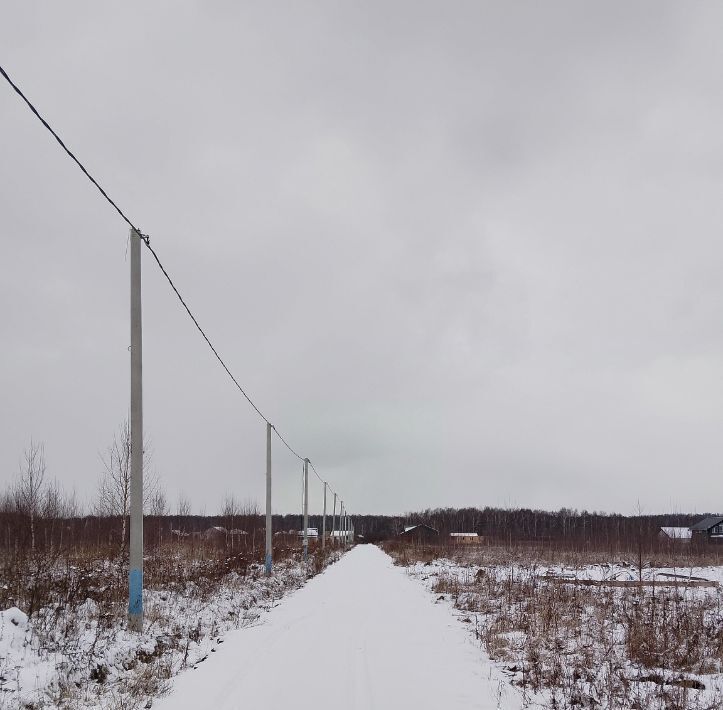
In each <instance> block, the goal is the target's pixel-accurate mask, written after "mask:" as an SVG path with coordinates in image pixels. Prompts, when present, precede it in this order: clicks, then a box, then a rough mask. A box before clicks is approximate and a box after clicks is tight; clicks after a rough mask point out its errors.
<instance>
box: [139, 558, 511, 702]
mask: <svg viewBox="0 0 723 710" xmlns="http://www.w3.org/2000/svg"><path fill="white" fill-rule="evenodd" d="M501 688H502V686H501V684H500V682H499V676H498V675H497V673H496V672H495V671H494V670H492V669H491V668H490V666H489V664H488V663H485V660H484V657H483V655H482V652H481V651H480V650H479V648H478V646H477V645H476V644H475V643H474V641H473V638H472V636H471V634H469V632H468V631H467V630H466V629H464V628H463V626H462V624H460V622H459V621H458V620H457V619H456V618H455V617H454V616H453V614H452V613H451V611H450V609H449V607H448V606H447V605H446V604H435V597H434V596H433V595H430V594H429V592H428V591H426V590H425V589H424V588H423V587H422V586H421V585H420V584H419V583H418V582H415V581H414V580H412V579H410V578H409V577H408V576H407V575H406V573H405V571H404V569H401V568H398V567H394V566H393V565H392V562H391V559H390V558H389V557H388V556H387V555H386V554H385V553H384V552H382V551H381V550H379V549H378V548H377V547H374V546H372V545H360V546H358V547H355V548H354V549H353V550H351V552H349V553H348V554H347V555H345V556H344V557H343V558H342V559H341V560H340V561H339V562H337V563H336V564H334V565H332V566H331V567H330V568H328V569H327V570H326V571H325V572H324V573H323V574H321V575H319V576H318V577H315V578H314V579H312V580H311V581H310V582H309V583H308V584H307V585H306V586H305V587H303V588H302V589H300V590H299V591H297V592H296V593H294V594H293V595H291V596H290V597H288V598H287V599H285V600H284V601H282V603H281V604H280V605H279V606H278V607H276V608H275V609H273V610H272V611H271V612H270V613H269V614H267V615H265V616H263V617H262V619H261V621H260V623H259V625H258V626H255V627H253V628H248V629H242V630H239V631H235V632H232V633H231V634H228V635H227V636H226V639H225V642H224V643H223V644H221V645H219V646H218V651H217V652H216V653H213V654H211V655H210V657H209V658H208V660H206V661H205V662H204V663H202V664H201V665H200V666H199V667H198V668H197V669H195V670H189V671H186V672H185V673H183V674H181V675H180V676H179V677H177V678H176V679H175V680H174V685H173V691H172V693H171V694H170V695H169V696H167V697H166V698H164V699H163V700H160V701H157V702H156V703H154V705H153V707H154V709H156V708H158V709H159V710H160V709H162V710H172V709H173V710H185V709H188V710H199V709H201V708H213V709H214V710H232V709H236V708H239V709H240V708H269V709H270V710H276V709H278V710H282V709H283V708H295V709H296V710H312V708H313V710H318V709H319V708H323V707H329V708H335V707H341V708H344V709H345V710H373V709H375V708H377V709H379V710H387V709H392V708H393V709H394V710H404V709H406V708H409V709H410V710H412V709H414V710H426V709H427V708H429V709H430V710H431V709H432V708H434V709H440V708H444V710H462V709H464V710H469V709H472V708H485V709H487V708H489V709H493V708H498V707H508V705H507V703H506V702H505V699H504V698H498V697H497V696H498V692H499V691H500V689H501ZM502 692H504V690H503V691H502ZM509 700H511V698H508V701H509Z"/></svg>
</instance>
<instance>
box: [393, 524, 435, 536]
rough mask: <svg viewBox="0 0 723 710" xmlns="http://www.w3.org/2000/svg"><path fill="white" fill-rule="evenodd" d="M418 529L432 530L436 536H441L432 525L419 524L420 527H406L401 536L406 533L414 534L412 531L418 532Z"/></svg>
mask: <svg viewBox="0 0 723 710" xmlns="http://www.w3.org/2000/svg"><path fill="white" fill-rule="evenodd" d="M417 528H424V529H425V530H430V531H431V532H433V533H434V534H435V535H439V530H436V529H435V528H433V527H432V526H431V525H426V524H425V523H419V524H418V525H405V526H404V532H403V533H401V534H402V535H404V534H405V533H408V532H412V530H416V529H417Z"/></svg>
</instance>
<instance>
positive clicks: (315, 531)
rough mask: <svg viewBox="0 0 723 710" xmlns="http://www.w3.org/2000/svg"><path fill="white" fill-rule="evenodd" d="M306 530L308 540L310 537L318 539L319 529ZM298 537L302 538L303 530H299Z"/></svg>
mask: <svg viewBox="0 0 723 710" xmlns="http://www.w3.org/2000/svg"><path fill="white" fill-rule="evenodd" d="M306 530H307V537H309V538H312V537H314V538H317V537H319V528H307V529H306ZM298 536H299V537H304V531H303V530H299V532H298Z"/></svg>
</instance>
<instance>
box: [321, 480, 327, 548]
mask: <svg viewBox="0 0 723 710" xmlns="http://www.w3.org/2000/svg"><path fill="white" fill-rule="evenodd" d="M325 547H326V481H324V517H323V518H322V523H321V549H322V550H323V549H324V548H325Z"/></svg>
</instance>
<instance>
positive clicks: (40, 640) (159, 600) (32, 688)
mask: <svg viewBox="0 0 723 710" xmlns="http://www.w3.org/2000/svg"><path fill="white" fill-rule="evenodd" d="M334 557H337V555H335V556H334ZM309 573H310V571H309V570H306V569H305V567H304V565H303V564H302V563H301V562H299V561H296V560H295V559H289V560H284V561H282V562H280V563H279V564H277V565H276V567H275V573H274V575H273V577H270V578H267V577H265V576H263V574H262V567H261V566H260V565H256V564H253V565H250V566H249V570H248V574H247V575H245V576H241V575H239V574H237V573H236V572H231V573H229V574H227V575H226V576H225V577H224V578H223V579H222V580H220V581H219V582H218V583H217V584H215V585H214V586H213V589H212V590H211V589H209V587H208V584H209V582H208V580H205V581H204V579H201V578H197V579H196V580H194V579H193V573H192V570H189V577H190V578H189V579H188V581H186V583H185V585H183V586H178V585H175V584H174V585H172V588H168V589H161V590H155V589H147V590H146V591H145V592H144V605H145V608H146V617H147V622H146V627H145V631H144V633H143V634H142V635H137V634H134V633H131V632H129V631H127V630H126V629H125V628H124V623H123V621H124V619H125V606H123V608H122V609H117V611H118V612H119V613H120V614H121V616H119V617H113V616H111V615H109V613H107V610H108V607H105V608H104V607H102V606H101V605H99V604H98V602H96V601H95V600H93V599H90V598H88V599H85V600H84V601H83V602H82V603H80V604H77V605H73V606H72V607H71V606H70V605H67V606H58V607H56V606H55V605H53V606H49V607H43V608H41V609H38V610H36V612H35V613H34V614H33V615H32V618H30V619H28V616H27V615H26V614H25V613H24V612H23V611H21V610H20V609H18V608H16V607H12V608H9V609H6V610H5V611H0V708H2V709H4V708H19V707H28V708H30V707H32V708H35V709H36V710H37V709H40V708H49V707H63V708H73V710H79V709H80V708H101V707H111V706H112V707H119V708H120V707H128V708H132V707H136V704H134V703H133V702H132V701H131V699H130V697H131V696H132V695H133V693H134V692H135V691H134V686H135V685H136V684H138V682H139V679H140V678H141V677H142V676H143V677H145V676H144V674H146V675H147V674H148V673H151V672H153V673H155V674H162V675H160V676H159V677H160V679H161V682H160V683H159V685H160V686H161V687H163V685H164V684H165V680H163V679H164V678H165V677H166V676H167V675H175V674H177V673H180V672H187V673H193V670H192V669H193V668H194V667H195V666H196V665H197V664H198V663H201V662H202V661H203V660H204V659H206V658H207V657H213V655H215V651H216V649H217V648H221V647H222V646H221V645H220V644H222V642H223V636H224V634H225V633H226V632H227V631H229V630H231V629H238V628H243V627H245V626H249V625H253V624H255V623H256V622H257V619H258V618H259V616H260V615H261V614H262V613H263V612H264V611H265V610H266V609H269V608H272V607H273V606H274V605H275V604H277V603H278V600H279V599H280V598H281V597H282V596H283V595H284V594H285V593H288V592H289V591H290V590H293V589H296V588H298V587H300V586H301V585H303V584H304V583H305V582H306V580H307V576H308V574H309ZM185 669H191V670H185ZM149 692H156V691H154V690H153V689H149ZM111 700H112V701H113V702H115V703H117V704H116V705H112V703H111ZM144 703H145V699H144V700H143V702H142V703H141V705H143V704H144Z"/></svg>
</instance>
